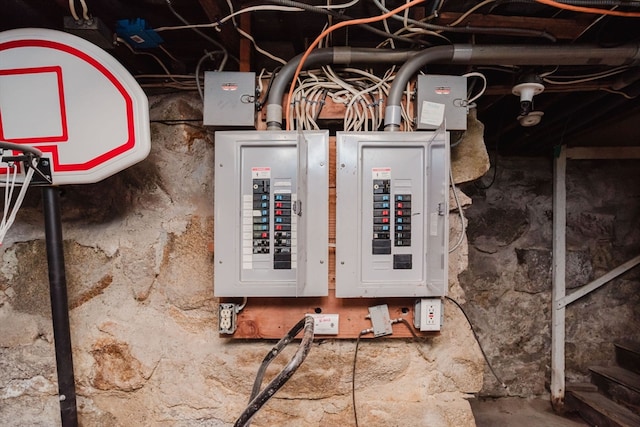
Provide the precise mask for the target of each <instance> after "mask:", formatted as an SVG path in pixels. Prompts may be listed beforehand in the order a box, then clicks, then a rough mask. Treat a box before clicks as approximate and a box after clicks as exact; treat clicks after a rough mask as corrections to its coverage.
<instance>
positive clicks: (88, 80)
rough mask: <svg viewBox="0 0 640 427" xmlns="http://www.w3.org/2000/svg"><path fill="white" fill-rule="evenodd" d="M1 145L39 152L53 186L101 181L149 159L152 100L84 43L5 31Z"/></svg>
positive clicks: (0, 47)
mask: <svg viewBox="0 0 640 427" xmlns="http://www.w3.org/2000/svg"><path fill="white" fill-rule="evenodd" d="M0 141H6V142H11V143H15V144H28V145H31V146H34V147H36V148H38V149H40V150H41V151H42V152H43V159H45V160H48V161H47V162H45V164H49V165H50V167H51V178H52V182H53V184H54V185H61V184H88V183H93V182H98V181H101V180H102V179H104V178H107V177H109V176H111V175H113V174H115V173H117V172H119V171H121V170H122V169H125V168H127V167H129V166H131V165H133V164H135V163H137V162H139V161H141V160H143V159H144V158H145V157H146V156H147V155H148V153H149V150H150V147H151V141H150V131H149V112H148V102H147V97H146V95H145V94H144V92H143V91H142V89H141V88H140V86H139V85H138V83H137V82H136V81H135V79H134V78H133V77H132V76H131V75H130V74H129V72H128V71H127V70H126V69H125V68H124V67H123V66H122V65H121V64H120V63H119V62H118V61H116V60H115V59H114V58H113V57H112V56H110V55H109V54H108V53H106V52H105V51H104V50H102V49H101V48H99V47H97V46H95V45H93V44H92V43H90V42H88V41H86V40H84V39H81V38H79V37H77V36H74V35H71V34H68V33H64V32H60V31H54V30H47V29H36V28H26V29H17V30H9V31H4V32H0ZM2 166H6V165H3V164H0V174H1V173H4V172H3V170H2ZM22 173H24V171H22ZM0 185H2V184H0Z"/></svg>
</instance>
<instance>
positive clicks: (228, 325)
mask: <svg viewBox="0 0 640 427" xmlns="http://www.w3.org/2000/svg"><path fill="white" fill-rule="evenodd" d="M235 331H236V312H235V304H225V303H221V304H220V307H219V309H218V332H219V333H221V334H233V333H234V332H235Z"/></svg>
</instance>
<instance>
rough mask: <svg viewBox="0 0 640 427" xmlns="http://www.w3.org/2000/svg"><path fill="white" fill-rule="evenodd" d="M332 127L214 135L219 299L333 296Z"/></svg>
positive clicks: (216, 269) (217, 289) (215, 260)
mask: <svg viewBox="0 0 640 427" xmlns="http://www.w3.org/2000/svg"><path fill="white" fill-rule="evenodd" d="M328 160H329V132H328V131H308V132H296V131H294V132H286V131H280V132H277V131H269V132H267V131H260V132H256V131H234V132H232V131H227V132H216V134H215V161H216V169H215V170H216V172H215V180H216V185H215V194H214V201H215V207H214V210H215V217H214V218H215V223H214V232H215V235H214V244H215V254H214V262H215V267H214V273H215V287H214V294H215V296H221V297H296V296H326V295H327V294H328V282H327V277H328V265H329V262H328V261H329V254H328V242H329V225H328V224H329V217H328V215H329V207H328V199H329V190H328V186H329V178H328V177H329V165H328Z"/></svg>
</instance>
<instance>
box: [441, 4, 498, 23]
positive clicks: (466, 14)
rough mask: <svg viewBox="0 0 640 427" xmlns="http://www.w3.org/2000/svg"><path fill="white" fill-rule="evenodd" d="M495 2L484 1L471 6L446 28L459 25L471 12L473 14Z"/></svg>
mask: <svg viewBox="0 0 640 427" xmlns="http://www.w3.org/2000/svg"><path fill="white" fill-rule="evenodd" d="M495 1H496V0H484V1H483V2H480V3H478V4H477V5H475V6H473V7H472V8H471V9H469V10H467V11H466V12H465V13H463V14H462V15H460V16H459V17H458V19H456V20H455V21H453V22H452V23H450V24H447V26H448V27H455V26H456V25H458V24H459V23H461V22H462V21H464V20H465V19H467V16H469V15H471V14H472V13H473V12H475V11H476V10H478V9H480V8H481V7H483V6H486V5H488V4H489V3H493V2H495Z"/></svg>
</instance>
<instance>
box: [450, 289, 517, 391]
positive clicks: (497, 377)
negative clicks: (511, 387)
mask: <svg viewBox="0 0 640 427" xmlns="http://www.w3.org/2000/svg"><path fill="white" fill-rule="evenodd" d="M445 298H446V299H448V300H449V301H451V302H452V303H454V304H455V305H456V306H457V307H458V308H459V309H460V311H461V312H462V314H464V317H465V319H467V323H468V324H469V328H471V333H472V334H473V337H474V338H475V339H476V342H477V343H478V347H479V348H480V352H481V353H482V357H484V361H485V362H486V363H487V366H488V367H489V370H490V371H491V373H492V374H493V376H494V377H495V379H496V381H498V383H499V384H500V385H501V386H502V388H505V389H506V388H507V385H506V384H505V383H504V381H502V380H501V379H500V377H499V376H498V374H496V371H495V370H494V369H493V366H492V365H491V362H489V358H488V357H487V354H486V353H485V352H484V349H483V348H482V344H480V338H479V337H478V334H477V333H476V330H475V329H474V327H473V323H471V319H469V316H467V313H466V312H465V311H464V309H463V308H462V306H461V305H460V304H459V303H458V301H456V300H454V299H453V298H451V297H448V296H445Z"/></svg>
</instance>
